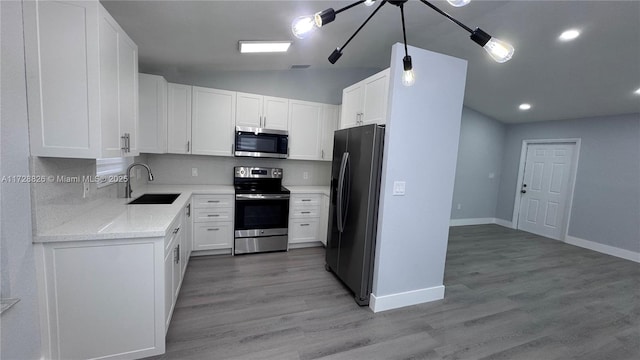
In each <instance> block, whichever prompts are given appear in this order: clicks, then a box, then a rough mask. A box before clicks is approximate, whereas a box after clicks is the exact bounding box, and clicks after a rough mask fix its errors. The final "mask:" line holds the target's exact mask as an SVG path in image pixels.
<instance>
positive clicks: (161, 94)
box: [138, 74, 167, 154]
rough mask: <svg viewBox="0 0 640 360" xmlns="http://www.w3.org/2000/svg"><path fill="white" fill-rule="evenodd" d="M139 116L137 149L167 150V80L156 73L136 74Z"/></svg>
mask: <svg viewBox="0 0 640 360" xmlns="http://www.w3.org/2000/svg"><path fill="white" fill-rule="evenodd" d="M138 90H139V91H138V100H139V109H140V118H139V124H138V125H139V126H138V129H139V131H138V150H139V151H140V152H142V153H155V154H164V153H166V152H167V81H166V80H165V79H164V78H163V77H162V76H158V75H149V74H138Z"/></svg>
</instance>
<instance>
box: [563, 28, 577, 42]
mask: <svg viewBox="0 0 640 360" xmlns="http://www.w3.org/2000/svg"><path fill="white" fill-rule="evenodd" d="M578 36H580V31H579V30H577V29H569V30H567V31H565V32H563V33H562V34H560V36H558V39H560V40H562V41H571V40H573V39H575V38H577V37H578Z"/></svg>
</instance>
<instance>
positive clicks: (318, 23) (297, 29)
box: [291, 0, 514, 86]
mask: <svg viewBox="0 0 640 360" xmlns="http://www.w3.org/2000/svg"><path fill="white" fill-rule="evenodd" d="M407 1H408V0H382V1H379V2H380V5H378V7H376V8H375V9H374V10H373V12H372V13H371V14H370V15H369V17H367V19H366V20H365V21H364V22H363V23H362V25H360V27H358V28H357V29H356V31H355V32H354V33H353V35H351V37H349V39H347V41H346V42H345V43H344V45H342V46H341V47H338V48H336V49H335V50H334V51H333V52H332V53H331V55H329V62H330V63H332V64H335V63H336V61H338V59H340V57H341V56H342V51H343V50H344V48H345V47H346V46H347V45H349V43H350V42H351V40H353V38H354V37H355V36H356V35H357V34H358V33H359V32H360V30H362V28H363V27H364V26H365V25H367V23H368V22H369V20H371V18H372V17H373V16H374V15H375V14H376V13H377V12H378V11H379V10H380V9H381V8H382V7H383V6H384V5H385V4H387V3H389V4H392V5H396V6H398V7H399V8H400V16H401V19H402V36H403V40H404V51H405V56H404V59H403V65H404V73H403V84H405V85H406V86H411V85H412V84H413V83H414V82H415V74H414V73H413V66H412V64H411V56H409V54H408V50H407V34H406V31H405V23H404V3H406V2H407ZM420 2H422V3H423V4H425V5H427V6H428V7H430V8H431V9H433V10H435V11H436V12H437V13H438V14H440V15H442V16H444V17H446V18H447V19H449V20H451V21H452V22H454V23H455V24H456V25H458V26H460V27H461V28H463V29H464V30H466V31H467V32H469V33H470V34H471V36H470V38H471V40H473V41H474V42H475V43H476V44H478V45H480V46H482V47H483V48H484V49H485V50H486V51H487V53H489V55H490V56H491V57H492V58H493V60H495V61H497V62H499V63H503V62H507V61H509V60H510V59H511V57H512V56H513V52H514V49H513V46H511V45H510V44H508V43H506V42H504V41H502V40H499V39H496V38H494V37H492V36H491V35H489V34H488V33H486V32H484V31H483V30H482V29H480V28H476V29H475V30H474V29H471V28H470V27H468V26H466V25H465V24H463V23H461V22H460V21H458V20H456V19H454V18H453V17H452V16H451V15H449V14H447V13H446V12H444V11H442V10H440V9H439V8H438V7H436V6H435V5H433V4H432V3H430V2H429V1H426V0H420ZM447 2H448V3H449V4H451V5H452V6H455V7H461V6H465V5H467V4H469V2H471V0H447ZM362 3H364V4H365V5H367V6H371V5H373V4H374V3H375V0H360V1H356V2H354V3H352V4H351V5H347V6H345V7H343V8H340V9H338V10H334V9H333V8H329V9H326V10H324V11H321V12H318V13H316V14H314V15H306V16H300V17H298V18H296V19H295V20H294V21H293V23H292V24H291V30H292V31H293V34H294V35H295V36H296V37H298V38H300V39H303V38H305V37H306V36H307V35H309V34H311V33H312V32H313V31H314V30H315V29H319V28H321V27H322V26H324V25H326V24H329V23H330V22H332V21H334V20H335V19H336V15H338V14H339V13H341V12H343V11H346V10H349V9H351V8H352V7H354V6H357V5H360V4H362ZM405 80H406V81H405Z"/></svg>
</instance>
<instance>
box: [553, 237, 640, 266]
mask: <svg viewBox="0 0 640 360" xmlns="http://www.w3.org/2000/svg"><path fill="white" fill-rule="evenodd" d="M564 242H566V243H567V244H571V245H575V246H579V247H581V248H585V249H589V250H593V251H597V252H599V253H603V254H607V255H611V256H615V257H619V258H622V259H626V260H631V261H634V262H637V263H640V252H635V251H630V250H625V249H620V248H617V247H615V246H610V245H604V244H600V243H597V242H594V241H589V240H585V239H580V238H577V237H574V236H569V235H567V237H566V238H565V240H564Z"/></svg>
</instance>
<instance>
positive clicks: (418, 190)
mask: <svg viewBox="0 0 640 360" xmlns="http://www.w3.org/2000/svg"><path fill="white" fill-rule="evenodd" d="M409 52H410V53H411V58H412V60H413V66H414V67H415V68H416V69H417V71H418V74H420V75H419V76H420V77H419V78H418V79H417V81H416V83H415V84H414V85H413V86H411V87H404V86H402V84H401V82H400V78H401V74H402V70H403V69H402V58H403V56H404V49H403V48H402V45H401V44H395V45H394V46H393V48H392V56H391V79H390V95H389V96H390V97H391V98H390V99H389V106H390V108H389V109H388V112H387V113H388V116H387V131H386V134H385V147H384V161H383V168H382V183H381V195H380V210H379V217H380V219H379V221H378V237H377V243H376V255H375V256H376V262H375V264H376V266H375V268H374V280H373V293H374V294H375V296H377V297H379V296H383V295H391V294H397V293H402V292H406V291H413V290H422V289H428V288H433V287H437V286H442V285H443V276H444V263H445V257H446V251H447V241H448V234H449V218H450V216H449V215H450V211H451V198H452V195H453V183H454V178H455V164H456V158H457V152H458V139H459V137H460V118H461V115H462V100H463V98H464V87H465V78H466V67H467V63H466V61H464V60H461V59H457V58H453V57H449V56H445V55H441V54H437V53H434V52H431V51H426V50H423V49H418V48H415V47H411V49H410V50H409ZM416 149H418V151H416ZM434 173H436V174H437V176H434ZM394 181H405V182H406V195H405V196H393V195H392V194H393V183H394Z"/></svg>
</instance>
